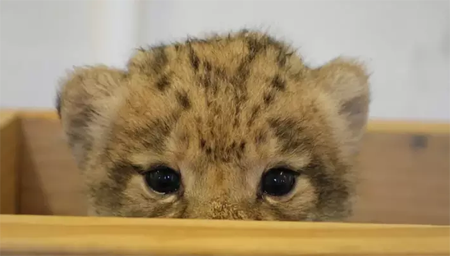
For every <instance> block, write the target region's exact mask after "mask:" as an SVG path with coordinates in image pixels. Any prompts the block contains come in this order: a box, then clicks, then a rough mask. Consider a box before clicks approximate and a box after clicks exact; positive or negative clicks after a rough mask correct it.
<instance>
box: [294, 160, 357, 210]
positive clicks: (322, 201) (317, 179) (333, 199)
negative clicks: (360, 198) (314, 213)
mask: <svg viewBox="0 0 450 256" xmlns="http://www.w3.org/2000/svg"><path fill="white" fill-rule="evenodd" d="M319 159H320V157H318V156H314V157H313V160H312V161H311V163H310V164H309V165H308V166H307V167H306V168H304V170H302V172H303V173H304V174H305V175H306V176H308V178H309V180H310V181H311V183H312V185H313V186H314V188H315V189H316V193H317V194H318V200H317V203H316V208H317V209H318V210H319V212H321V213H330V212H333V214H334V215H343V216H345V214H346V211H347V210H349V209H347V206H348V205H347V204H346V201H347V200H348V198H349V195H350V188H349V186H348V183H347V182H346V181H345V180H344V178H343V176H342V170H341V169H342V168H346V167H345V166H341V165H339V164H338V163H336V162H335V163H333V165H334V168H335V170H330V168H329V167H327V164H324V163H321V161H320V160H319ZM329 164H330V163H328V165H329ZM338 169H339V170H338Z"/></svg>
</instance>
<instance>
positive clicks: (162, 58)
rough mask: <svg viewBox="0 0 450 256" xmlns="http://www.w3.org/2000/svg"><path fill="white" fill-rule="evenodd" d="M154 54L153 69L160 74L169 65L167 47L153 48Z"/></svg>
mask: <svg viewBox="0 0 450 256" xmlns="http://www.w3.org/2000/svg"><path fill="white" fill-rule="evenodd" d="M152 52H153V61H152V64H151V68H152V69H153V71H154V72H155V73H157V74H158V73H160V72H161V71H162V70H163V69H164V67H165V66H166V65H167V63H168V59H167V55H166V52H165V46H158V47H155V48H152Z"/></svg>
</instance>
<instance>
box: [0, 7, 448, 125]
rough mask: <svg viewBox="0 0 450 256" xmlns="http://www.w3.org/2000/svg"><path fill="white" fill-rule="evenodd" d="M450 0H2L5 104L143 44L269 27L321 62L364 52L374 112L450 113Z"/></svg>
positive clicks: (26, 102) (39, 97)
mask: <svg viewBox="0 0 450 256" xmlns="http://www.w3.org/2000/svg"><path fill="white" fill-rule="evenodd" d="M449 12H450V7H449V2H448V1H445V0H442V1H431V0H427V1H425V0H423V1H400V0H398V1H362V0H360V1H314V2H313V1H279V0H278V1H256V0H253V1H252V0H247V1H231V0H229V1H214V0H209V1H192V0H190V1H167V0H166V1H97V2H94V1H89V2H88V1H75V0H70V1H33V0H29V1H23V0H22V1H11V0H9V1H8V0H7V1H2V3H1V15H0V18H1V20H0V22H1V31H0V32H1V41H0V47H1V48H0V54H1V55H0V57H1V68H0V72H1V73H0V75H1V77H0V78H1V80H0V81H1V84H0V85H1V101H0V104H1V106H2V107H5V106H6V107H19V106H20V107H51V106H52V104H53V97H54V89H55V86H56V82H57V79H58V77H60V76H61V75H62V74H63V72H64V70H65V69H67V68H70V67H71V66H72V65H80V64H94V63H97V62H102V63H106V64H110V65H115V66H123V65H124V64H125V62H126V59H127V57H128V56H129V54H130V53H131V50H132V48H133V47H137V46H138V45H142V44H153V43H156V42H161V41H163V42H166V41H170V40H174V39H181V38H184V37H186V36H187V35H188V34H190V35H201V34H202V33H204V32H208V31H211V30H212V31H226V30H229V29H239V28H240V27H242V26H246V27H250V28H263V29H265V30H268V31H270V32H272V33H273V34H275V35H276V36H279V37H282V38H285V39H287V40H288V41H290V42H291V43H292V44H293V45H294V46H296V47H298V48H299V52H300V53H301V54H303V55H304V57H305V59H306V60H307V61H308V62H309V63H311V64H312V65H320V64H323V63H324V62H326V61H328V60H330V59H332V58H334V57H337V56H339V55H347V56H353V57H361V58H362V59H363V60H365V61H366V62H367V63H368V65H369V68H370V70H371V71H372V72H373V75H372V78H371V81H372V92H373V102H372V104H371V117H373V118H397V119H418V120H429V119H432V120H446V121H449V120H450V105H449V104H450V103H449V101H450V75H449V70H450V57H449V54H450V52H449V44H450V40H449V36H450V35H449V23H450V18H449V16H450V15H449Z"/></svg>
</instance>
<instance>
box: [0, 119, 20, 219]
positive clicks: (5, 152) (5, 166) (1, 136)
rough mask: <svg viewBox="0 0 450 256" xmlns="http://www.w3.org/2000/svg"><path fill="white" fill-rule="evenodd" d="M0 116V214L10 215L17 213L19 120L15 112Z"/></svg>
mask: <svg viewBox="0 0 450 256" xmlns="http://www.w3.org/2000/svg"><path fill="white" fill-rule="evenodd" d="M0 114H1V115H0V129H1V133H0V159H1V161H0V182H1V184H0V213H1V214H12V213H17V212H18V204H17V199H18V196H19V194H18V192H19V191H18V184H17V182H18V177H17V175H18V166H19V154H20V149H21V134H20V120H19V119H18V117H17V115H16V113H15V112H1V113H0Z"/></svg>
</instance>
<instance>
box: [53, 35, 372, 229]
mask: <svg viewBox="0 0 450 256" xmlns="http://www.w3.org/2000/svg"><path fill="white" fill-rule="evenodd" d="M57 101H58V104H57V105H58V106H57V108H58V113H59V115H60V119H61V123H62V127H63V130H64V132H65V134H66V135H67V138H68V141H69V145H70V147H71V149H72V152H73V154H74V157H75V159H76V162H77V164H78V166H79V169H80V170H81V172H82V174H83V176H84V180H85V184H86V188H87V189H86V193H87V198H88V201H89V208H90V209H89V214H92V215H99V216H124V217H167V218H203V219H242V220H288V221H331V220H333V221H334V220H343V219H344V218H346V217H347V216H349V214H350V213H351V210H350V209H351V203H350V202H351V201H352V200H351V198H352V197H351V196H352V194H353V190H354V189H353V185H352V184H353V183H354V182H352V180H353V179H352V176H353V175H352V173H354V171H353V169H354V165H355V158H356V155H357V153H358V147H359V144H360V140H361V137H362V134H363V132H364V129H365V125H366V121H367V115H368V107H369V87H368V75H367V74H366V73H365V70H364V68H363V67H362V66H361V65H360V64H358V63H357V62H355V61H352V60H345V59H342V58H338V59H335V60H333V61H330V62H329V63H327V64H326V65H324V66H322V67H319V68H311V67H308V66H306V65H305V64H304V63H303V61H302V58H301V57H300V56H298V55H297V54H296V53H295V51H294V50H293V49H292V48H291V47H290V46H289V45H288V44H286V43H284V42H282V41H279V40H276V39H274V38H272V37H270V36H269V35H267V34H265V33H261V32H257V31H239V32H233V33H230V34H226V35H211V36H207V37H205V38H203V39H188V40H187V41H184V42H178V43H172V44H167V45H160V46H155V47H150V48H148V49H140V50H137V51H136V53H135V55H134V56H133V57H132V58H131V59H130V60H129V62H128V64H127V68H126V69H125V70H120V69H113V68H109V67H106V66H89V67H82V68H76V69H75V70H74V71H73V72H71V73H70V74H69V75H68V77H66V78H65V80H64V81H63V83H62V86H61V88H60V91H59V94H58V100H57Z"/></svg>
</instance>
